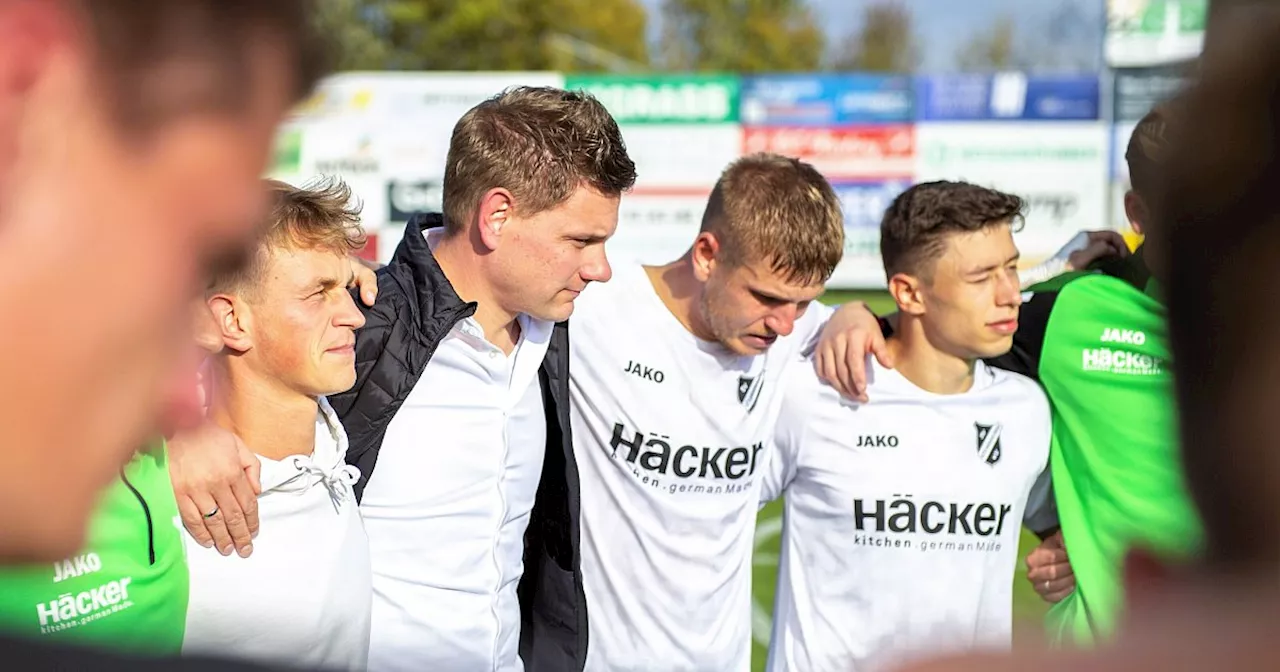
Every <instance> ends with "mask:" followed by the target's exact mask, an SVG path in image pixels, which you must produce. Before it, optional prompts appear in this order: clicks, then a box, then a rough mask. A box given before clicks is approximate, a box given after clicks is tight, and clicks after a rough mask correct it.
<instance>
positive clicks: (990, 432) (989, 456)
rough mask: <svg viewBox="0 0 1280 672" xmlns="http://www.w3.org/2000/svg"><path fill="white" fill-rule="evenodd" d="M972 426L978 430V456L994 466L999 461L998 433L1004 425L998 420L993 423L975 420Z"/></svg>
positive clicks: (1002, 430) (999, 433)
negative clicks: (985, 423) (987, 423)
mask: <svg viewBox="0 0 1280 672" xmlns="http://www.w3.org/2000/svg"><path fill="white" fill-rule="evenodd" d="M973 426H974V427H975V428H976V429H977V430H978V457H979V458H982V461H983V462H986V463H987V464H990V465H993V466H994V465H995V463H996V462H999V461H1000V452H1001V451H1000V435H1001V434H1002V433H1003V432H1004V427H1003V426H1002V425H1001V424H1000V423H998V422H997V423H995V424H994V425H984V424H982V423H980V422H975V423H973Z"/></svg>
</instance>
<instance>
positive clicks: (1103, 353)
mask: <svg viewBox="0 0 1280 672" xmlns="http://www.w3.org/2000/svg"><path fill="white" fill-rule="evenodd" d="M1098 340H1100V341H1101V342H1103V343H1117V344H1121V345H1131V346H1141V345H1143V344H1145V343H1146V342H1147V335H1146V333H1144V332H1142V331H1138V330H1133V329H1117V328H1114V327H1106V328H1104V329H1103V330H1102V336H1101V337H1100V338H1099V339H1098ZM1080 365H1081V367H1082V368H1083V369H1084V370H1085V371H1102V372H1106V373H1115V374H1121V375H1128V376H1156V375H1160V374H1162V373H1164V371H1165V362H1164V361H1163V360H1162V359H1160V358H1159V357H1155V356H1153V355H1148V354H1145V353H1142V352H1135V351H1133V350H1126V349H1123V348H1121V347H1100V348H1085V349H1084V350H1083V351H1082V353H1081V364H1080Z"/></svg>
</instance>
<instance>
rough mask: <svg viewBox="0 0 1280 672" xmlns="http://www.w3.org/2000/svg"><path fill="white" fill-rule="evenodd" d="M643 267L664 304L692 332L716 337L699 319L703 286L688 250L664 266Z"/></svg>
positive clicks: (703, 336) (705, 338) (704, 338)
mask: <svg viewBox="0 0 1280 672" xmlns="http://www.w3.org/2000/svg"><path fill="white" fill-rule="evenodd" d="M644 271H645V274H646V275H648V276H649V284H651V285H653V291H654V292H656V293H657V295H658V298H659V299H661V300H662V305H664V306H666V307H667V310H669V311H671V314H672V315H674V316H675V318H676V320H677V321H679V322H680V324H681V325H683V326H684V328H685V329H687V330H688V331H689V333H691V334H693V335H694V336H697V337H698V338H701V339H703V340H714V337H713V336H712V335H711V330H710V329H707V328H706V326H705V325H703V324H702V323H701V321H700V320H699V319H698V292H700V291H701V290H702V288H701V286H700V283H699V282H698V279H697V278H696V277H694V275H693V263H692V260H691V258H690V257H689V255H688V254H686V255H685V256H683V257H680V258H679V259H677V260H675V261H673V262H670V263H667V264H663V265H662V266H645V267H644Z"/></svg>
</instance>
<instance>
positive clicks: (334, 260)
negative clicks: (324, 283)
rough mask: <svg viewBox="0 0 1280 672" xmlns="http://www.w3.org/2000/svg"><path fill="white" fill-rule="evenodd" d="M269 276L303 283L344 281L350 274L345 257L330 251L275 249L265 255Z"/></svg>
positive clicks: (348, 263)
mask: <svg viewBox="0 0 1280 672" xmlns="http://www.w3.org/2000/svg"><path fill="white" fill-rule="evenodd" d="M266 263H267V268H268V269H270V270H272V271H276V272H277V273H272V274H271V275H286V276H288V277H290V278H292V279H295V280H299V281H304V282H319V281H321V280H329V279H335V280H340V281H345V280H347V279H348V277H349V276H350V275H351V274H352V270H351V263H350V262H349V261H348V260H347V258H346V257H345V256H343V255H342V254H340V253H338V252H333V251H331V250H320V249H295V248H289V247H275V248H272V249H270V250H269V251H268V252H267V254H266Z"/></svg>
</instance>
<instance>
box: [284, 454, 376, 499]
mask: <svg viewBox="0 0 1280 672" xmlns="http://www.w3.org/2000/svg"><path fill="white" fill-rule="evenodd" d="M292 462H293V466H294V468H295V469H297V470H298V473H296V474H294V475H293V476H292V477H290V478H289V479H288V480H286V481H284V482H283V483H280V484H279V485H277V486H275V487H274V488H271V490H273V491H285V492H288V491H292V492H297V493H299V494H301V493H303V492H306V491H307V489H308V488H309V487H310V486H311V485H312V483H306V484H305V485H304V486H303V487H301V488H289V487H288V486H290V485H293V484H294V483H295V482H296V481H298V479H300V478H302V477H304V476H307V475H312V476H315V477H317V478H318V479H319V482H320V483H323V484H324V486H325V489H327V490H328V491H329V499H330V501H332V502H333V508H334V511H338V510H339V509H340V507H341V505H342V504H343V503H345V502H346V501H347V499H348V498H349V497H353V496H354V495H355V491H354V490H353V489H352V488H353V487H354V486H355V484H356V482H357V481H359V480H360V470H359V469H357V468H355V467H353V466H351V465H349V464H342V465H340V466H337V467H335V468H333V469H331V470H329V469H325V468H324V467H321V466H320V465H318V464H316V463H315V462H313V461H311V459H310V458H308V457H305V456H303V455H294V456H293V458H292Z"/></svg>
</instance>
